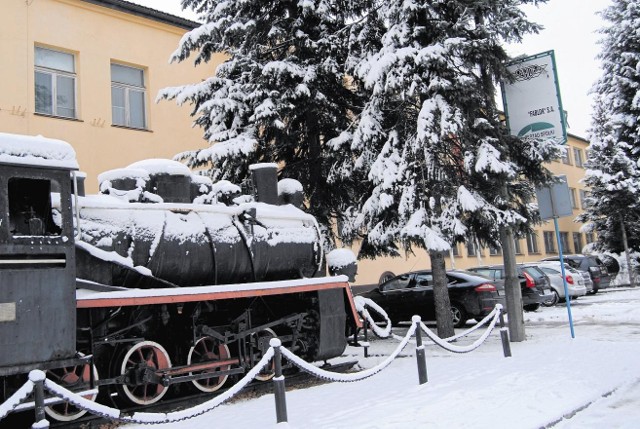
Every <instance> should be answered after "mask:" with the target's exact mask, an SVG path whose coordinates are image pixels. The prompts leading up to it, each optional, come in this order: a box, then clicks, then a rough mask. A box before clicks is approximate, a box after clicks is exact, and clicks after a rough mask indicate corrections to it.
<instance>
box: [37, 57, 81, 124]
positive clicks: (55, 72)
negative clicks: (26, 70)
mask: <svg viewBox="0 0 640 429" xmlns="http://www.w3.org/2000/svg"><path fill="white" fill-rule="evenodd" d="M38 49H43V50H46V51H51V52H55V53H59V54H64V55H70V56H71V57H72V58H73V72H69V71H65V70H60V69H54V68H50V67H45V66H40V65H36V64H35V62H36V61H35V55H36V54H35V52H36V50H38ZM75 70H76V56H75V54H73V53H71V52H66V51H62V50H58V49H51V48H45V47H42V46H36V47H35V48H34V73H33V78H34V82H33V90H34V111H35V112H36V113H37V114H39V115H47V116H56V117H59V118H69V119H77V117H78V80H77V77H78V75H77V73H76V72H75ZM37 73H41V74H46V75H48V76H49V77H50V78H51V100H50V103H51V112H50V113H49V112H39V111H38V110H36V109H37V103H35V98H37V96H38V90H37V88H36V83H35V81H36V74H37ZM58 77H66V78H69V79H71V80H73V114H72V115H71V116H69V115H64V114H61V113H60V112H59V111H58V110H59V109H58V103H57V99H58Z"/></svg>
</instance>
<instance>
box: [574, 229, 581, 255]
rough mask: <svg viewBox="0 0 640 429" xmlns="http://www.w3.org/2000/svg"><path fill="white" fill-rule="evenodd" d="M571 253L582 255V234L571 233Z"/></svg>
mask: <svg viewBox="0 0 640 429" xmlns="http://www.w3.org/2000/svg"><path fill="white" fill-rule="evenodd" d="M573 251H574V252H575V253H582V234H580V233H579V232H574V233H573Z"/></svg>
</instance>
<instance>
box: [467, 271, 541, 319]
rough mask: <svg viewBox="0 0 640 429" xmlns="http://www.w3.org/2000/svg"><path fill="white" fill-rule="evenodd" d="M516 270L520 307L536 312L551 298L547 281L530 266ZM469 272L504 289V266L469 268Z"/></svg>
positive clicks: (539, 272)
mask: <svg viewBox="0 0 640 429" xmlns="http://www.w3.org/2000/svg"><path fill="white" fill-rule="evenodd" d="M516 270H517V273H518V279H519V280H520V292H521V294H522V306H523V308H524V310H525V311H536V310H537V309H538V308H540V304H542V303H543V302H545V301H548V300H550V299H552V298H553V292H551V285H550V284H549V279H548V278H547V276H546V275H545V274H544V273H543V272H542V271H541V270H539V269H538V268H536V267H535V266H534V265H530V264H518V265H516ZM469 271H471V272H474V273H478V274H482V275H484V276H487V277H489V278H490V279H492V280H494V281H495V282H496V283H497V284H498V286H499V287H504V281H505V272H504V265H485V266H480V267H473V268H469Z"/></svg>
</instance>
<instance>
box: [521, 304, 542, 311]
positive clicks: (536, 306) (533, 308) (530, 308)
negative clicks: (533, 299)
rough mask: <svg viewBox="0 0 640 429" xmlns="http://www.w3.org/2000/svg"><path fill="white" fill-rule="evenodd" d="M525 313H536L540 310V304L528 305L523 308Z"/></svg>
mask: <svg viewBox="0 0 640 429" xmlns="http://www.w3.org/2000/svg"><path fill="white" fill-rule="evenodd" d="M523 308H524V311H536V310H537V309H539V308H540V304H527V305H525V306H523Z"/></svg>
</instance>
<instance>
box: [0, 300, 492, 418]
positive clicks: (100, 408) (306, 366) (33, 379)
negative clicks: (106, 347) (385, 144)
mask: <svg viewBox="0 0 640 429" xmlns="http://www.w3.org/2000/svg"><path fill="white" fill-rule="evenodd" d="M356 298H361V297H356ZM369 301H370V300H367V299H366V298H362V299H357V300H356V308H357V309H358V311H359V312H360V313H361V314H362V315H363V317H366V318H367V320H369V321H370V322H371V327H372V328H373V330H374V332H375V333H376V335H378V336H380V337H381V338H388V337H390V336H391V321H390V320H389V317H388V316H387V314H386V313H385V312H384V310H382V308H380V307H379V306H378V305H377V304H375V303H373V301H370V302H369ZM367 308H371V309H373V310H374V311H376V312H377V313H379V314H380V315H382V316H383V317H384V318H385V319H386V321H387V326H386V328H384V329H382V328H380V327H378V326H377V325H376V323H375V321H374V320H373V318H372V317H371V315H370V313H369V311H368V310H367ZM501 310H502V306H501V305H500V304H498V305H496V307H495V308H494V310H493V311H492V312H491V313H490V314H489V315H487V316H486V317H485V318H484V319H483V320H482V321H480V322H479V323H478V324H477V325H476V326H474V327H473V328H471V329H469V330H467V331H465V332H463V333H461V334H458V335H455V336H452V337H449V338H445V339H441V338H439V337H438V336H437V335H436V334H435V333H433V332H432V331H431V330H430V329H429V328H427V327H426V326H425V325H424V323H422V322H421V321H419V318H418V319H415V320H414V323H412V324H411V327H410V328H409V329H408V330H407V333H406V335H405V336H404V337H400V336H397V335H393V338H395V339H399V341H400V343H399V344H398V346H397V347H396V349H395V350H394V351H393V352H392V353H391V354H390V355H389V356H388V357H387V358H386V359H385V360H384V361H382V362H381V363H379V364H378V365H376V366H374V367H371V368H368V369H365V370H362V371H358V372H354V373H350V374H341V373H335V372H331V371H326V370H323V369H322V368H318V367H316V366H314V365H312V364H310V363H309V362H307V361H305V360H304V359H302V358H300V357H299V356H297V355H295V354H294V353H293V352H291V351H289V350H288V349H286V348H284V347H279V348H280V351H281V353H282V355H283V356H284V357H285V358H286V359H287V360H289V362H291V363H292V364H293V365H295V366H297V367H298V368H300V369H301V370H303V371H305V372H307V373H309V374H311V375H314V376H316V377H318V378H320V379H323V380H327V381H335V382H340V383H350V382H356V381H360V380H364V379H366V378H369V377H371V376H373V375H375V374H377V373H379V372H380V371H382V370H383V369H385V368H386V367H388V366H389V365H390V364H391V362H393V361H394V360H395V359H396V358H397V357H398V355H399V354H400V352H402V350H404V348H405V347H406V346H407V344H409V342H411V337H412V336H413V335H414V334H415V333H416V329H418V326H420V329H422V330H423V331H424V332H425V333H426V334H427V336H428V337H429V338H430V339H431V340H432V341H433V343H434V344H437V345H439V346H440V347H443V348H445V349H447V350H449V351H451V352H454V353H467V352H470V351H473V350H475V349H476V348H478V347H479V346H480V345H481V344H482V343H483V342H484V341H485V340H486V339H487V337H488V336H489V334H490V333H491V331H492V330H493V328H494V327H495V324H496V321H497V320H498V318H499V316H500V314H501ZM488 321H490V323H489V327H488V328H487V330H486V331H485V332H484V334H483V335H482V336H481V337H480V338H478V340H476V341H475V342H474V343H473V344H470V345H468V346H455V345H452V344H449V342H450V341H453V340H455V339H457V338H460V337H462V336H464V335H467V334H469V333H471V332H473V331H475V330H477V329H478V328H479V327H480V326H483V325H484V324H485V323H487V322H488ZM418 322H419V323H418ZM274 354H275V350H274V346H273V345H271V346H270V347H269V349H268V350H267V351H266V352H265V354H264V355H263V356H262V359H260V361H259V362H258V363H257V364H256V365H255V366H254V367H253V368H252V369H251V370H249V371H248V372H247V374H246V375H245V376H244V377H243V378H242V379H240V380H239V381H238V382H237V383H236V384H235V385H233V386H232V387H231V388H229V389H228V390H227V391H225V392H224V393H222V394H220V395H218V396H216V397H215V398H213V399H211V400H209V401H206V402H203V403H202V404H199V405H196V406H194V407H191V408H189V409H186V410H181V411H175V412H169V413H144V412H136V413H133V414H132V415H130V416H128V415H122V414H121V411H120V410H118V409H116V408H111V407H108V406H106V405H102V404H98V403H96V402H93V401H91V400H89V399H86V398H84V397H82V396H80V395H78V394H76V393H74V392H72V391H70V390H68V389H66V388H64V387H63V386H60V385H58V384H56V383H55V382H53V381H51V380H49V379H47V378H46V375H45V373H44V372H43V371H40V370H33V371H31V372H30V373H29V380H27V381H26V382H25V383H24V385H23V386H22V387H20V389H18V390H17V391H16V392H15V393H14V394H13V395H11V396H10V397H9V399H7V400H6V401H5V402H4V403H2V404H0V420H2V419H3V418H4V417H5V416H6V415H7V414H9V413H10V412H12V411H13V410H15V408H16V407H17V406H18V405H19V404H20V403H21V402H22V401H24V400H25V399H26V398H27V397H28V396H29V395H30V394H31V393H32V392H33V390H34V387H35V384H36V383H42V382H43V384H44V389H46V390H47V391H48V392H49V393H51V394H52V395H53V396H56V397H58V398H60V399H62V400H63V401H66V402H68V403H69V404H71V405H74V406H75V407H77V408H79V409H82V410H86V411H89V412H90V413H92V414H94V415H97V416H100V417H103V418H106V419H109V420H111V421H116V422H122V423H136V424H163V423H174V422H180V421H184V420H187V419H191V418H194V417H197V416H199V415H202V414H205V413H207V412H209V411H211V410H213V409H214V408H216V407H218V406H220V405H222V404H223V403H224V402H226V401H228V400H229V399H231V398H232V397H233V396H234V395H236V394H237V393H238V392H239V391H240V390H242V389H243V388H244V387H245V386H246V385H247V384H249V383H250V382H251V381H252V380H253V379H254V378H255V377H256V376H257V375H258V373H259V372H260V371H262V369H263V368H265V367H266V366H267V365H269V363H270V360H271V359H272V358H273V357H274ZM40 424H43V426H42V427H48V422H47V421H46V420H43V421H40V422H36V423H34V426H33V427H40V426H38V425H40Z"/></svg>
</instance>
